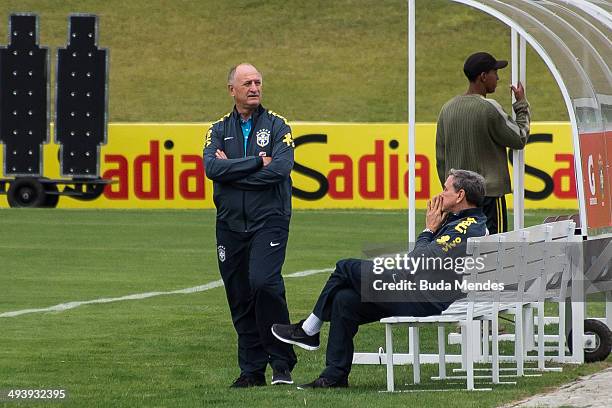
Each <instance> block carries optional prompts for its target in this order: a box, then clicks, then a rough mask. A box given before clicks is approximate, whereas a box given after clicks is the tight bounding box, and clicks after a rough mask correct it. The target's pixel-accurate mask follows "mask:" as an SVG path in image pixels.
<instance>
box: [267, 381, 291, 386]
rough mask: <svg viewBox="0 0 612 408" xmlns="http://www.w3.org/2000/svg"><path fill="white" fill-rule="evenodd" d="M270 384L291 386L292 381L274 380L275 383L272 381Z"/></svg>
mask: <svg viewBox="0 0 612 408" xmlns="http://www.w3.org/2000/svg"><path fill="white" fill-rule="evenodd" d="M270 384H272V385H278V384H289V385H291V384H293V380H290V381H287V380H276V381H272V382H271V383H270Z"/></svg>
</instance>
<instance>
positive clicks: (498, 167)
mask: <svg viewBox="0 0 612 408" xmlns="http://www.w3.org/2000/svg"><path fill="white" fill-rule="evenodd" d="M507 65H508V61H502V60H496V59H495V58H494V57H493V56H492V55H491V54H489V53H486V52H477V53H475V54H472V55H470V56H469V57H468V58H467V59H466V60H465V64H464V65H463V72H464V73H465V76H466V77H467V79H468V81H469V85H468V89H467V92H466V93H465V94H463V95H458V96H455V97H454V98H453V99H451V100H450V101H448V102H447V103H446V104H445V105H444V106H443V107H442V110H441V111H440V116H439V117H438V126H437V131H436V161H437V170H438V177H439V178H440V182H441V183H442V184H444V180H445V177H446V175H447V174H448V171H449V170H450V169H452V168H455V169H466V170H471V171H475V172H477V173H479V174H481V175H483V176H484V178H485V181H486V196H485V200H484V203H483V211H484V213H485V215H486V216H487V228H488V230H489V233H490V234H495V233H498V232H505V231H507V230H508V220H507V210H506V198H505V195H506V194H508V193H511V192H512V188H511V186H510V173H509V171H508V159H507V148H511V149H515V150H517V149H523V148H524V147H525V144H526V143H527V139H528V137H529V122H530V113H529V103H528V102H527V99H525V90H524V88H523V85H522V84H521V83H520V82H519V83H518V84H517V85H516V86H514V85H510V89H511V92H512V93H514V96H515V99H516V102H515V103H514V104H513V105H512V108H513V109H514V112H515V113H516V120H514V119H512V117H511V116H510V115H508V114H507V113H506V112H504V110H503V108H502V107H501V105H500V104H499V103H498V102H497V101H495V100H494V99H490V98H487V97H486V96H487V94H490V93H493V92H495V88H497V82H498V81H499V76H498V75H497V70H499V69H502V68H505V67H506V66H507Z"/></svg>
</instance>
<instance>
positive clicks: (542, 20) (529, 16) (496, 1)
mask: <svg viewBox="0 0 612 408" xmlns="http://www.w3.org/2000/svg"><path fill="white" fill-rule="evenodd" d="M407 1H408V177H409V180H410V182H409V183H408V184H409V189H408V237H409V243H411V245H412V243H414V242H415V238H416V231H415V221H416V220H415V201H416V198H415V185H414V184H415V183H414V180H415V154H416V152H415V137H416V120H415V89H416V81H415V79H416V76H415V60H416V53H415V49H416V48H415V44H416V35H415V22H416V14H415V2H416V0H407ZM450 1H452V2H454V3H460V4H463V5H466V6H468V7H471V8H474V9H477V10H479V11H482V12H484V13H486V14H488V15H490V16H492V17H494V18H496V19H497V20H499V21H501V22H502V23H504V24H505V25H507V26H508V27H510V29H511V70H512V83H514V84H516V83H517V82H518V81H521V82H522V83H523V85H525V88H527V86H526V85H527V84H526V82H527V77H526V48H527V47H526V46H527V44H529V45H530V46H531V47H532V48H533V49H534V50H535V51H536V52H537V53H538V55H539V56H540V58H542V60H543V61H544V63H545V64H546V66H547V67H548V69H549V70H550V72H551V74H552V76H553V77H554V79H555V81H556V83H557V85H558V87H559V90H560V91H561V94H562V97H563V100H564V103H565V106H566V109H567V113H568V115H569V119H570V124H571V131H572V143H573V148H574V149H573V150H574V152H573V153H574V167H575V176H576V191H577V196H578V197H577V198H578V207H579V212H580V214H579V217H580V225H581V230H580V233H581V235H582V236H583V238H584V239H591V238H598V237H599V238H601V237H603V238H607V237H612V208H610V207H612V201H610V198H609V196H610V195H611V194H612V180H610V178H612V172H610V169H609V167H610V166H611V165H612V157H607V160H605V161H604V163H607V166H608V168H607V170H605V171H607V174H608V177H609V179H608V187H607V190H604V186H603V184H604V183H603V175H602V183H601V184H602V186H601V192H602V194H603V192H604V191H607V194H608V196H607V197H605V196H604V198H603V199H602V201H604V200H606V199H607V200H608V201H607V202H608V205H609V206H608V207H607V209H606V211H611V212H610V213H609V214H608V216H609V218H608V220H609V221H608V224H609V225H605V223H604V225H603V227H595V228H591V226H590V225H589V223H588V221H589V220H588V217H587V215H588V214H587V197H586V194H585V184H587V185H588V182H589V181H591V179H590V178H589V179H588V180H587V179H584V174H583V161H582V154H581V153H583V151H581V142H583V143H584V142H585V137H590V136H591V135H595V137H600V138H601V140H602V141H603V153H604V155H605V154H606V151H612V150H610V149H611V146H610V145H611V144H612V71H611V69H610V65H609V64H610V63H612V46H611V44H612V41H611V32H612V14H611V13H612V2H611V1H609V0H450ZM606 146H607V149H606ZM604 157H605V156H604ZM513 159H514V160H513V192H514V201H513V206H514V229H515V230H516V229H521V228H523V227H524V192H525V184H524V177H525V151H524V150H521V151H513ZM589 170H590V168H589ZM600 171H603V170H600ZM588 176H589V177H592V175H591V174H589V175H588ZM591 190H593V189H592V188H591ZM591 193H592V191H591ZM604 204H605V201H604ZM608 252H610V251H608ZM602 259H603V258H602ZM600 261H601V259H600ZM600 261H598V262H600ZM603 262H604V263H605V262H608V263H609V262H610V259H609V258H606V259H603ZM578 269H582V268H581V267H579V268H578ZM582 272H583V271H582V270H580V273H581V274H582ZM583 281H584V278H583V277H582V276H579V277H577V278H576V277H575V281H574V283H573V284H572V301H571V302H570V303H568V306H569V305H570V304H571V313H567V314H566V315H567V316H571V318H572V322H571V327H572V343H573V345H574V347H573V350H572V355H571V356H567V357H562V358H560V357H557V358H553V359H554V360H556V361H559V362H572V363H583V362H584V349H583V333H584V317H585V301H584V300H585V298H584V287H583V284H584V282H583ZM608 290H609V289H608ZM606 300H607V305H606V315H607V324H608V326H609V327H612V291H609V292H607V293H606ZM412 331H413V329H412V328H411V329H409V335H410V336H412V335H413V332H412ZM383 356H384V351H383V350H382V348H381V349H380V350H379V352H378V353H355V355H354V357H353V362H354V363H355V364H381V363H382V361H383V358H384V357H383ZM421 357H422V359H421V361H422V362H435V361H437V360H436V358H437V357H436V356H434V355H422V356H421ZM446 357H447V361H448V362H460V360H457V357H460V356H449V355H447V356H446ZM412 358H413V355H412V350H411V347H410V342H409V351H408V354H394V363H396V364H405V363H411V362H412ZM455 360H456V361H455Z"/></svg>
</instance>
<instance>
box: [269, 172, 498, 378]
mask: <svg viewBox="0 0 612 408" xmlns="http://www.w3.org/2000/svg"><path fill="white" fill-rule="evenodd" d="M484 196H485V181H484V178H483V177H482V176H481V175H479V174H478V173H474V172H472V171H467V170H454V169H451V170H450V171H449V174H448V178H447V179H446V182H445V183H444V191H443V192H442V193H441V194H440V195H438V196H435V197H433V198H432V200H431V201H429V202H428V203H427V214H426V219H425V225H426V228H425V230H424V231H423V232H422V233H421V234H420V235H419V236H418V238H417V240H416V243H415V247H414V249H413V251H412V252H410V253H409V254H407V255H406V256H407V257H409V258H412V259H415V260H418V259H416V258H422V260H423V261H424V260H426V259H438V260H442V261H445V260H446V261H448V260H450V261H454V260H457V259H459V258H463V257H465V255H466V246H467V240H468V238H470V237H477V236H484V235H486V234H487V228H486V222H487V218H486V216H485V215H484V213H483V212H482V209H481V208H480V206H481V205H482V201H483V199H484ZM451 263H452V262H451ZM434 264H435V262H434ZM458 264H459V263H458ZM411 265H413V266H414V265H416V264H415V263H414V262H411ZM421 265H424V263H422V264H421ZM437 265H438V268H436V267H433V268H432V267H427V268H419V267H416V266H415V268H414V270H413V271H411V272H409V273H406V270H385V271H384V272H381V271H380V269H381V268H380V263H375V262H373V261H368V260H360V259H343V260H341V261H339V262H338V263H337V264H336V269H335V271H334V272H333V273H332V274H331V276H330V277H329V279H328V281H327V283H326V284H325V286H324V287H323V290H322V291H321V294H320V295H319V299H318V300H317V303H316V305H315V307H314V310H313V312H312V313H311V314H310V316H308V318H306V319H304V320H302V321H300V322H299V323H295V324H275V325H273V326H272V333H273V334H274V336H275V337H276V338H277V339H279V340H280V341H283V342H285V343H289V344H295V345H297V346H299V347H302V348H304V349H306V350H316V349H318V348H319V332H320V330H321V326H322V325H323V322H326V321H328V322H330V329H329V338H328V343H327V355H326V367H325V370H323V372H322V373H321V375H320V376H319V378H317V379H316V380H314V381H313V382H311V383H308V384H304V385H301V386H299V387H298V388H336V387H347V386H348V375H349V372H350V370H351V364H352V361H353V337H354V336H355V334H357V330H358V327H359V326H360V325H362V324H365V323H371V322H374V321H378V320H380V319H382V318H384V317H389V316H418V317H420V316H433V315H439V314H441V313H442V312H443V311H444V310H445V309H446V308H448V306H449V305H450V304H451V303H452V302H453V301H454V300H456V299H458V298H460V297H462V293H461V291H460V290H458V289H456V288H455V285H454V282H455V281H458V282H461V279H462V278H461V275H460V274H457V271H455V270H447V269H446V268H443V269H440V268H439V265H441V262H439V263H438V264H437ZM376 266H379V268H378V270H377V268H376ZM404 268H405V267H404ZM372 273H374V274H376V275H373V274H372ZM382 273H384V274H387V275H386V276H387V278H389V277H390V275H392V279H391V281H392V282H395V281H396V280H395V278H396V275H397V276H404V277H407V278H408V280H411V281H413V282H417V281H418V282H420V281H423V280H425V281H426V284H427V283H431V284H435V283H440V282H443V283H444V282H446V283H448V284H449V285H450V288H451V289H450V290H442V291H439V290H430V289H423V290H421V289H419V286H418V285H415V286H413V289H412V290H410V291H408V292H407V293H401V294H399V296H402V297H400V299H398V300H396V301H389V299H387V298H385V301H372V302H371V301H368V300H365V299H364V301H362V280H363V278H364V277H365V278H366V279H370V280H371V277H372V276H382ZM368 282H369V281H368ZM449 282H450V283H449ZM451 283H452V285H451ZM396 296H398V295H396Z"/></svg>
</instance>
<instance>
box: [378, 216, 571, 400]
mask: <svg viewBox="0 0 612 408" xmlns="http://www.w3.org/2000/svg"><path fill="white" fill-rule="evenodd" d="M574 228H575V224H574V223H573V222H572V221H560V222H556V223H551V224H545V225H538V226H534V227H530V228H525V229H522V230H519V231H513V232H507V233H503V234H496V235H491V236H488V237H479V238H470V239H469V240H468V256H472V257H474V258H478V257H482V259H483V263H484V268H482V269H480V270H478V269H476V268H473V269H472V270H470V271H466V272H465V274H464V277H463V278H464V280H465V281H466V282H467V283H471V284H478V283H483V282H486V281H490V282H492V283H496V282H497V283H500V282H503V283H504V284H505V285H504V286H505V289H504V291H481V290H469V291H466V298H465V299H462V300H459V301H457V302H455V303H453V304H452V305H451V306H450V307H449V308H448V309H447V310H445V311H444V312H443V314H442V315H439V316H428V317H411V316H394V317H388V318H384V319H381V323H383V324H385V337H386V341H385V343H386V353H385V354H386V355H385V360H386V365H387V390H388V391H394V389H395V385H394V371H393V362H394V361H393V360H394V353H393V337H392V326H393V325H398V324H399V325H406V326H408V327H411V328H413V330H412V332H413V333H412V335H411V336H410V341H411V349H412V357H413V358H412V363H413V381H414V383H415V384H418V383H420V350H419V328H420V327H421V326H426V325H436V326H438V366H439V375H438V377H436V378H438V379H449V378H453V379H457V378H465V379H466V380H467V381H466V382H467V384H466V386H467V389H468V390H475V389H477V388H475V386H474V379H475V378H489V376H475V375H474V359H475V356H474V347H473V345H474V343H475V342H477V343H479V344H480V342H481V338H480V334H479V333H478V334H476V331H475V330H474V322H478V321H485V322H490V324H491V326H492V334H491V341H492V355H491V363H492V369H491V371H492V374H491V376H490V377H491V379H492V382H493V383H494V384H501V383H502V382H501V381H500V374H499V357H500V356H499V338H498V315H499V313H501V312H503V313H512V314H514V315H515V319H516V320H515V327H516V329H515V355H514V360H515V361H516V364H517V367H516V372H517V375H524V367H523V362H524V356H525V348H524V342H525V334H524V333H523V328H524V324H523V318H524V315H525V311H526V310H527V309H528V308H529V307H535V308H536V310H537V311H538V315H539V316H538V317H539V318H540V319H543V317H544V301H546V300H548V299H553V300H555V301H562V300H564V299H565V295H566V294H565V291H566V288H567V282H568V281H569V279H570V278H571V273H572V271H571V270H570V269H571V268H570V267H571V263H570V255H571V251H570V246H571V243H572V242H573V241H574ZM447 325H453V326H455V325H460V326H461V328H462V355H463V363H464V368H465V370H466V372H467V375H466V376H464V377H461V376H447V374H446V362H447V359H446V353H445V345H446V339H445V329H444V328H445V326H447ZM485 332H488V330H485ZM543 336H544V325H539V326H538V338H539V339H540V341H538V367H539V368H540V369H542V370H544V369H545V367H544V361H545V355H544V353H545V349H544V340H543V339H544V337H543ZM482 340H483V342H482V344H480V346H481V347H483V349H484V351H485V353H483V354H487V355H488V343H489V337H488V335H486V336H483V339H482ZM558 342H559V350H563V352H564V350H565V334H564V330H563V327H560V330H559V335H558ZM560 352H561V351H560ZM480 389H487V390H488V389H490V388H480Z"/></svg>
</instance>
